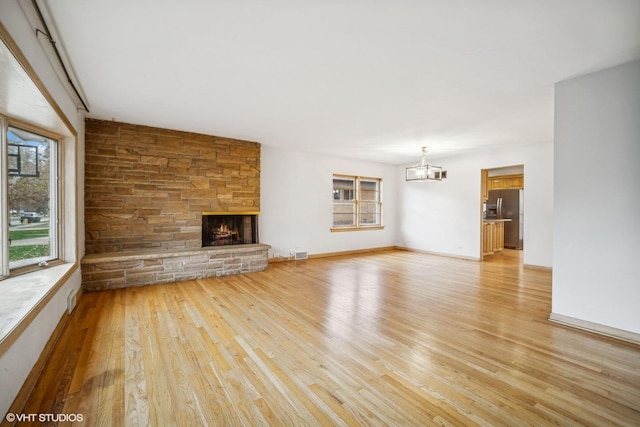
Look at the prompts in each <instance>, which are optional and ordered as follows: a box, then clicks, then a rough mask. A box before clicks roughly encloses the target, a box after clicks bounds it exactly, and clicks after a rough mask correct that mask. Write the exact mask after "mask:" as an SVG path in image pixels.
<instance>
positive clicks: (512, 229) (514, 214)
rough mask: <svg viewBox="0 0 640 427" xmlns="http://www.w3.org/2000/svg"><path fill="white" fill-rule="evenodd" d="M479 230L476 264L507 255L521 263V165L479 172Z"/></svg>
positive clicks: (522, 204) (522, 225)
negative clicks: (478, 248)
mask: <svg viewBox="0 0 640 427" xmlns="http://www.w3.org/2000/svg"><path fill="white" fill-rule="evenodd" d="M480 229H481V232H480V260H484V259H485V258H487V257H494V258H495V257H496V256H501V255H504V254H506V253H507V252H506V251H509V253H510V255H511V256H510V258H512V259H513V258H515V259H519V260H520V263H521V262H522V256H521V255H522V250H523V248H524V165H513V166H507V167H500V168H491V169H482V170H481V200H480ZM510 251H520V253H519V255H520V256H518V257H514V256H513V253H511V252H510ZM516 254H518V253H517V252H516Z"/></svg>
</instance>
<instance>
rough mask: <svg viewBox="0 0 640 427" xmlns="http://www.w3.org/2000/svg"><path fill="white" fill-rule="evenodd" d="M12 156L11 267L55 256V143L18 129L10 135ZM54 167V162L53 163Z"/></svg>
mask: <svg viewBox="0 0 640 427" xmlns="http://www.w3.org/2000/svg"><path fill="white" fill-rule="evenodd" d="M7 143H8V147H7V152H8V157H9V170H8V175H9V176H8V192H7V196H8V197H7V199H8V200H7V201H8V205H9V268H11V269H14V268H18V267H22V266H25V265H31V264H36V263H38V262H40V261H44V260H49V259H51V258H53V257H55V256H56V255H57V254H56V251H55V250H52V245H51V237H52V234H53V233H52V227H55V215H54V220H53V221H50V219H51V217H50V213H51V194H52V191H54V187H55V186H54V185H52V179H51V175H52V159H55V147H56V145H55V141H52V140H50V139H48V138H45V137H43V136H40V135H36V134H33V133H31V132H26V131H23V130H21V129H17V128H9V132H8V135H7ZM53 167H55V163H54V164H53Z"/></svg>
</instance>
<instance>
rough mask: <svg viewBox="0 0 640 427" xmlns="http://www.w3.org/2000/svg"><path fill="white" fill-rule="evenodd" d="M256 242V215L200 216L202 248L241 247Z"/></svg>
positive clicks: (204, 213) (206, 213)
mask: <svg viewBox="0 0 640 427" xmlns="http://www.w3.org/2000/svg"><path fill="white" fill-rule="evenodd" d="M249 243H259V242H258V215H257V214H230V213H208V212H203V214H202V246H203V247H205V246H226V245H243V244H249Z"/></svg>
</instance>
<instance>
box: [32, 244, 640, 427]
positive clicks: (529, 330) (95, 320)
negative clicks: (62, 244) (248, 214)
mask: <svg viewBox="0 0 640 427" xmlns="http://www.w3.org/2000/svg"><path fill="white" fill-rule="evenodd" d="M550 310H551V274H550V272H548V271H543V270H532V269H524V268H523V267H522V265H521V260H520V258H519V256H518V254H517V253H515V254H511V253H510V254H509V255H507V256H504V257H491V259H489V260H487V261H486V262H482V263H481V262H474V261H465V260H457V259H453V258H444V257H437V256H430V255H425V254H418V253H412V252H407V251H385V252H376V253H373V254H358V255H351V256H340V257H333V258H318V259H312V260H307V261H303V262H288V263H277V264H273V265H270V266H269V268H268V269H267V270H266V271H263V272H258V273H251V274H242V275H237V276H228V277H218V278H210V279H202V280H191V281H186V282H180V283H175V284H163V285H154V286H147V287H142V288H128V289H119V290H115V291H104V292H99V293H87V294H84V295H83V297H82V299H81V300H80V302H79V304H78V307H77V308H76V310H75V312H74V313H73V314H72V316H71V317H70V319H69V323H68V326H67V328H66V330H65V331H64V332H63V333H62V335H61V337H60V339H59V341H58V343H57V344H56V347H55V349H54V352H53V353H52V356H51V358H50V359H49V361H48V363H47V365H46V367H45V369H44V371H43V373H42V376H41V378H40V380H39V381H38V383H37V384H36V386H35V388H34V390H33V392H32V394H31V396H30V399H29V401H28V402H27V406H26V407H25V411H26V412H29V413H48V412H50V411H58V412H63V413H81V414H83V416H84V418H85V422H86V423H87V425H128V426H129V425H132V426H133V425H154V426H155V425H221V426H228V425H231V426H233V425H238V426H248V425H251V426H254V425H264V426H273V425H295V426H315V425H341V426H358V425H402V426H404V425H452V426H458V425H465V426H467V425H480V426H487V425H492V426H494V425H505V426H512V425H535V426H546V425H563V426H564V425H567V426H569V425H580V426H583V425H586V426H590V425H592V426H599V425H613V426H616V425H618V426H630V425H640V346H638V345H634V344H631V343H627V342H624V341H618V340H614V339H611V338H607V337H603V336H599V335H595V334H591V333H588V332H585V331H582V330H578V329H572V328H568V327H566V326H561V325H558V324H555V323H553V322H550V321H548V316H549V312H550Z"/></svg>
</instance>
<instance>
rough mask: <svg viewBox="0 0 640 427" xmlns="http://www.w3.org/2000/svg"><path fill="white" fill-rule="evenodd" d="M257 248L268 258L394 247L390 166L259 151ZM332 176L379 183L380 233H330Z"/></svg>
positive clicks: (274, 150) (268, 149)
mask: <svg viewBox="0 0 640 427" xmlns="http://www.w3.org/2000/svg"><path fill="white" fill-rule="evenodd" d="M261 161H262V168H261V169H262V173H261V186H260V187H261V194H260V199H261V200H260V206H261V209H260V218H259V221H260V242H261V243H265V244H267V245H270V246H271V250H270V253H269V256H270V257H277V256H279V257H289V256H290V255H291V254H292V253H293V252H294V251H301V252H308V253H309V254H310V255H318V254H328V253H336V252H346V251H356V250H363V249H373V248H382V247H389V246H395V245H396V244H397V241H396V236H397V227H398V226H397V223H398V219H397V215H396V199H397V197H396V178H395V170H396V168H395V166H393V165H386V164H382V163H375V162H364V161H359V160H353V159H345V158H338V157H331V156H325V155H319V154H313V153H307V152H301V151H292V150H284V149H277V148H273V147H269V146H267V145H263V146H262V155H261ZM333 174H344V175H358V176H366V177H375V178H382V203H383V207H382V210H383V223H384V229H383V230H364V231H345V232H331V230H330V229H331V226H332V198H331V191H332V188H333Z"/></svg>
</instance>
